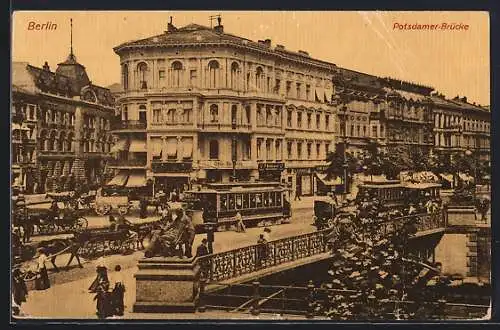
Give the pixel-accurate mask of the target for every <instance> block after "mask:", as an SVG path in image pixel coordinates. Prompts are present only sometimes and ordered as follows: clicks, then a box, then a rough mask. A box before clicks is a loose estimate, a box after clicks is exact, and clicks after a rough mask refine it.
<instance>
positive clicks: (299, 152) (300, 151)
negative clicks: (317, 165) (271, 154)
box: [297, 142, 302, 159]
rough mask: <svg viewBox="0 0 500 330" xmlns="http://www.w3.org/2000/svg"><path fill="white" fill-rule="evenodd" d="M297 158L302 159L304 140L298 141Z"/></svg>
mask: <svg viewBox="0 0 500 330" xmlns="http://www.w3.org/2000/svg"><path fill="white" fill-rule="evenodd" d="M297 159H302V142H298V143H297Z"/></svg>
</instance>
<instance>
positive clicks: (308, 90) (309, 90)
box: [306, 85, 311, 100]
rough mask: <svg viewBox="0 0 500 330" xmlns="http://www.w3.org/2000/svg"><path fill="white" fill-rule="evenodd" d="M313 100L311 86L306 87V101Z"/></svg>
mask: <svg viewBox="0 0 500 330" xmlns="http://www.w3.org/2000/svg"><path fill="white" fill-rule="evenodd" d="M310 99H311V85H306V100H310Z"/></svg>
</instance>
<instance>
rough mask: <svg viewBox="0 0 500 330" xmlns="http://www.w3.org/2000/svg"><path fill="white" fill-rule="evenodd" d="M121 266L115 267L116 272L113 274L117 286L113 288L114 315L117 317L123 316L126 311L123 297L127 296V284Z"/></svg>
mask: <svg viewBox="0 0 500 330" xmlns="http://www.w3.org/2000/svg"><path fill="white" fill-rule="evenodd" d="M121 269H122V268H121V266H120V265H116V266H115V272H114V274H113V282H114V283H115V286H114V288H113V292H112V296H113V314H114V315H117V316H123V312H124V311H125V304H124V302H123V297H124V294H125V283H124V281H123V277H122V273H121Z"/></svg>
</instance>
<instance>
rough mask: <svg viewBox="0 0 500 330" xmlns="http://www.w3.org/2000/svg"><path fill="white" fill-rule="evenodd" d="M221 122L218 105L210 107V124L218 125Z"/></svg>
mask: <svg viewBox="0 0 500 330" xmlns="http://www.w3.org/2000/svg"><path fill="white" fill-rule="evenodd" d="M218 121H219V107H218V106H217V104H212V105H211V106H210V122H212V123H216V122H218Z"/></svg>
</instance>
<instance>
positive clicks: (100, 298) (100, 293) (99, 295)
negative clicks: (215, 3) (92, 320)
mask: <svg viewBox="0 0 500 330" xmlns="http://www.w3.org/2000/svg"><path fill="white" fill-rule="evenodd" d="M96 273H97V276H96V278H95V280H94V281H93V282H92V284H91V285H90V287H89V292H90V293H95V294H96V295H95V296H94V300H96V301H97V302H96V310H97V312H96V315H97V317H98V318H100V319H105V318H106V317H108V316H112V315H113V313H112V308H111V304H110V299H109V298H110V297H109V292H108V290H109V279H108V270H107V268H106V266H105V265H104V261H103V259H102V258H100V259H99V260H98V262H97V266H96Z"/></svg>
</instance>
